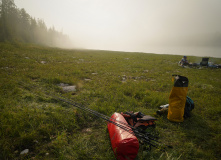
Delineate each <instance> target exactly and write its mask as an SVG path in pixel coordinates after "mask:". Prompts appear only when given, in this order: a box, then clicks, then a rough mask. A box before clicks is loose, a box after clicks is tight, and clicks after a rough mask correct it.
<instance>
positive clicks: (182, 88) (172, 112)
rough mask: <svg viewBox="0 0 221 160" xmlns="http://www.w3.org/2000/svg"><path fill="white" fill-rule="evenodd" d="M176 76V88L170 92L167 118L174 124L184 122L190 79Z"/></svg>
mask: <svg viewBox="0 0 221 160" xmlns="http://www.w3.org/2000/svg"><path fill="white" fill-rule="evenodd" d="M173 76H174V86H173V88H172V90H171V92H170V97H169V108H168V115H167V118H168V119H169V120H170V121H173V122H183V115H184V108H185V103H186V96H187V91H188V78H186V77H184V76H179V75H173Z"/></svg>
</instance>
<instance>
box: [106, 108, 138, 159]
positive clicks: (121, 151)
mask: <svg viewBox="0 0 221 160" xmlns="http://www.w3.org/2000/svg"><path fill="white" fill-rule="evenodd" d="M111 118H113V119H115V120H116V121H115V120H113V119H111V121H114V122H115V123H117V124H120V125H122V126H124V127H126V128H128V129H130V127H128V126H126V125H124V124H127V121H126V120H125V118H124V117H123V116H122V115H121V114H120V113H116V112H115V113H114V114H113V115H112V116H111ZM119 121H121V122H123V123H124V124H122V123H120V122H119ZM107 127H108V131H109V135H110V140H111V145H112V149H113V151H114V154H115V157H116V158H117V159H118V160H133V159H135V158H136V156H137V153H138V150H139V142H138V139H137V137H136V136H134V135H133V134H131V133H129V132H127V131H125V130H124V129H122V128H120V127H118V126H116V125H115V124H113V123H110V122H109V123H108V125H107ZM131 132H133V131H132V130H131Z"/></svg>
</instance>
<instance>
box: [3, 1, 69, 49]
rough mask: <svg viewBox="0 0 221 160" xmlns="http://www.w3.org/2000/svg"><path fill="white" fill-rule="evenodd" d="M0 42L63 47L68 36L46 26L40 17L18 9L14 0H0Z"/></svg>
mask: <svg viewBox="0 0 221 160" xmlns="http://www.w3.org/2000/svg"><path fill="white" fill-rule="evenodd" d="M0 42H22V43H34V44H40V45H47V46H52V47H65V44H67V43H70V40H69V37H68V36H67V35H64V34H63V33H62V32H58V31H56V30H55V28H54V27H51V28H47V26H46V25H45V22H44V21H43V20H42V19H37V20H36V19H35V18H33V17H31V16H30V15H29V14H28V13H27V12H26V11H25V9H18V8H17V6H16V5H15V3H14V0H0Z"/></svg>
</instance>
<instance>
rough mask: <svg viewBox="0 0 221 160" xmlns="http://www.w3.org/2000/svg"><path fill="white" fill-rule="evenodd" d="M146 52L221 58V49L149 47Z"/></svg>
mask: <svg viewBox="0 0 221 160" xmlns="http://www.w3.org/2000/svg"><path fill="white" fill-rule="evenodd" d="M144 52H146V53H156V54H173V55H186V56H190V55H191V56H198V57H216V58H221V47H147V48H146V49H145V51H144Z"/></svg>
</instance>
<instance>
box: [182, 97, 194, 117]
mask: <svg viewBox="0 0 221 160" xmlns="http://www.w3.org/2000/svg"><path fill="white" fill-rule="evenodd" d="M193 109H194V102H193V100H192V99H191V98H190V97H188V96H187V97H186V104H185V109H184V118H187V117H190V112H191V111H192V110H193Z"/></svg>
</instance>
